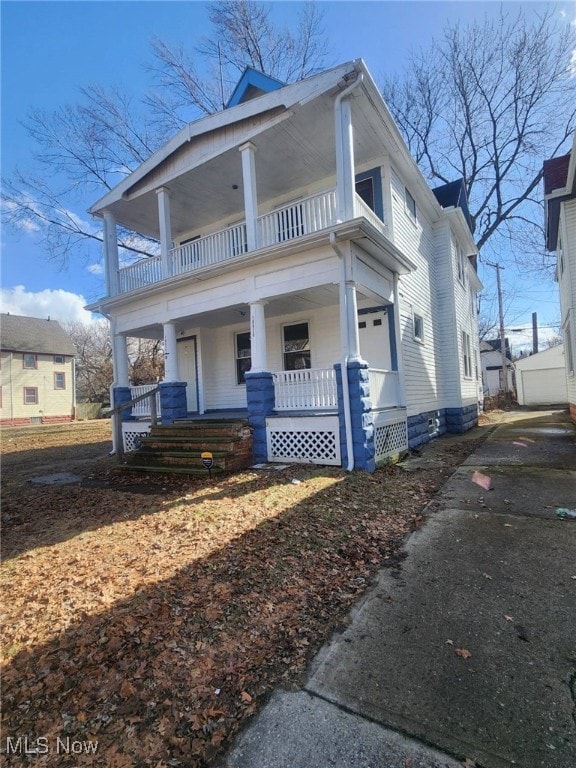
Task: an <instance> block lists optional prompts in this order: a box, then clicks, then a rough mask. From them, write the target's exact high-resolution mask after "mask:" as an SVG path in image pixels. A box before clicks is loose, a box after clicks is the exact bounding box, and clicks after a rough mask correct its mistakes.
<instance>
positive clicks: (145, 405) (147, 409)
mask: <svg viewBox="0 0 576 768" xmlns="http://www.w3.org/2000/svg"><path fill="white" fill-rule="evenodd" d="M152 390H156V413H157V414H158V416H160V414H161V409H160V390H159V389H158V384H141V385H140V386H138V387H130V394H131V395H132V399H134V398H137V397H140V395H145V394H147V393H148V392H152ZM151 415H152V403H151V398H149V397H148V398H146V399H144V400H138V402H136V403H135V404H134V405H133V406H132V416H136V418H137V419H149V418H150V416H151Z"/></svg>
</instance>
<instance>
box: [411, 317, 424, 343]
mask: <svg viewBox="0 0 576 768" xmlns="http://www.w3.org/2000/svg"><path fill="white" fill-rule="evenodd" d="M413 334H414V341H418V342H419V343H420V344H424V318H423V317H422V315H417V314H416V313H414V316H413Z"/></svg>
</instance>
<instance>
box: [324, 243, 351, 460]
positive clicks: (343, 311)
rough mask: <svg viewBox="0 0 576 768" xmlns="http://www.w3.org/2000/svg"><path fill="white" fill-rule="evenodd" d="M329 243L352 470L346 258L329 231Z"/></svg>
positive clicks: (347, 440)
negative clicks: (334, 261) (336, 265)
mask: <svg viewBox="0 0 576 768" xmlns="http://www.w3.org/2000/svg"><path fill="white" fill-rule="evenodd" d="M330 245H331V246H332V248H333V249H334V252H335V253H336V255H337V256H338V258H339V259H340V264H341V269H342V276H341V278H340V328H341V329H342V328H344V329H345V331H346V333H344V334H343V337H342V339H341V347H342V359H341V361H340V372H341V374H342V405H343V408H344V432H345V433H346V454H347V456H348V462H347V465H346V471H347V472H352V470H353V469H354V444H353V442H352V416H351V413H350V390H349V387H348V357H349V347H350V345H349V341H348V311H347V306H346V304H347V302H346V259H345V256H344V254H343V253H342V250H341V248H340V246H339V245H338V243H337V242H336V233H335V232H330Z"/></svg>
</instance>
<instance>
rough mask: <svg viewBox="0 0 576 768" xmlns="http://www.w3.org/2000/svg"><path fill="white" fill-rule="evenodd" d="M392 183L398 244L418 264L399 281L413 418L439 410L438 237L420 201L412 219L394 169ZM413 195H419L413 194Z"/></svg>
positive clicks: (408, 392)
mask: <svg viewBox="0 0 576 768" xmlns="http://www.w3.org/2000/svg"><path fill="white" fill-rule="evenodd" d="M391 181H392V212H393V229H394V243H395V245H396V246H397V247H398V248H400V249H401V250H402V251H403V252H405V253H407V254H408V255H409V256H410V258H411V259H412V260H413V261H414V262H415V264H416V270H415V271H414V272H412V273H410V274H409V275H402V277H401V278H400V280H399V293H400V306H399V314H400V333H401V338H402V351H401V354H402V356H403V361H404V377H405V387H406V405H407V412H408V415H409V416H410V415H413V414H417V413H421V412H423V411H428V410H433V409H434V408H438V407H439V406H438V391H439V387H438V374H437V368H436V354H435V352H436V345H437V342H436V328H435V323H434V306H433V294H434V282H435V277H434V252H435V237H434V231H433V228H432V224H431V222H430V221H429V220H428V219H427V218H426V217H425V216H424V214H423V212H422V210H421V209H420V208H418V200H416V220H415V221H414V220H413V219H412V218H411V217H410V216H409V214H408V212H407V210H406V205H405V197H404V190H405V185H404V183H403V181H402V179H401V178H400V176H399V175H398V173H397V172H396V171H395V170H394V169H392V172H391ZM412 194H413V195H414V196H415V195H416V193H415V192H413V191H412ZM414 313H416V314H418V315H420V317H422V319H423V321H424V342H423V343H420V342H419V341H416V340H415V339H414V334H413V315H414Z"/></svg>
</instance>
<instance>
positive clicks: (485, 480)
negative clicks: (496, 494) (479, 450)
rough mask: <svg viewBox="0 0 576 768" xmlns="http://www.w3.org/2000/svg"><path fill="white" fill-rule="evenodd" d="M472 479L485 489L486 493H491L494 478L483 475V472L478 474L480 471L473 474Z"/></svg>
mask: <svg viewBox="0 0 576 768" xmlns="http://www.w3.org/2000/svg"><path fill="white" fill-rule="evenodd" d="M470 479H471V480H472V482H473V483H476V485H479V486H480V487H481V488H484V490H485V491H489V490H491V488H492V478H491V477H489V476H488V475H485V474H483V473H482V472H478V470H476V471H475V472H473V473H472V477H471V478H470Z"/></svg>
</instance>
